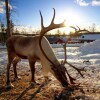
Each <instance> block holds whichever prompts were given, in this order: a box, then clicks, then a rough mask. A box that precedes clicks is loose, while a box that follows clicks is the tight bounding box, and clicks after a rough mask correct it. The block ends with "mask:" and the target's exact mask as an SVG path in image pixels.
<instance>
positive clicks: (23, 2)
mask: <svg viewBox="0 0 100 100" xmlns="http://www.w3.org/2000/svg"><path fill="white" fill-rule="evenodd" d="M9 1H10V6H11V9H12V10H15V11H16V12H15V13H14V12H12V19H13V21H14V23H15V24H16V25H24V26H31V27H35V28H40V15H39V10H41V12H42V15H43V18H44V25H45V26H46V25H48V24H49V23H50V21H51V19H52V16H53V9H52V8H55V10H56V18H55V23H60V22H62V21H63V20H64V19H66V25H78V26H82V27H89V26H91V25H92V24H93V23H95V25H96V27H97V28H98V30H99V28H100V0H14V1H13V0H12V1H11V0H9ZM0 5H1V6H0V16H4V14H5V11H4V6H2V5H3V4H2V3H1V1H0Z"/></svg>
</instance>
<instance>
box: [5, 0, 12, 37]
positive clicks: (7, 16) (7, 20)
mask: <svg viewBox="0 0 100 100" xmlns="http://www.w3.org/2000/svg"><path fill="white" fill-rule="evenodd" d="M5 5H6V22H7V31H6V32H7V37H10V36H11V32H10V8H9V6H8V0H5Z"/></svg>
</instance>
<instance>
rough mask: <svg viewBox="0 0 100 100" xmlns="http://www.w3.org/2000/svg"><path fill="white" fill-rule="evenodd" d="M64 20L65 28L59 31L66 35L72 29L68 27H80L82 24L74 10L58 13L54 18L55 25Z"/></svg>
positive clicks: (79, 16) (80, 18) (78, 14)
mask: <svg viewBox="0 0 100 100" xmlns="http://www.w3.org/2000/svg"><path fill="white" fill-rule="evenodd" d="M63 20H65V23H64V24H65V26H66V27H65V28H63V29H61V30H62V32H63V31H64V32H65V33H66V34H67V35H68V34H70V32H71V31H72V29H71V28H70V27H69V26H76V25H77V26H81V24H82V16H81V14H80V13H79V12H75V11H74V10H67V11H65V10H64V11H59V14H58V15H57V17H56V20H55V23H60V22H62V21H63Z"/></svg>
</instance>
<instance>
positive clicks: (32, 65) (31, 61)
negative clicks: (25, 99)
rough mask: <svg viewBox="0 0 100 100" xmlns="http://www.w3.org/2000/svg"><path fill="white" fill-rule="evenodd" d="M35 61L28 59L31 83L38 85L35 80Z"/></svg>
mask: <svg viewBox="0 0 100 100" xmlns="http://www.w3.org/2000/svg"><path fill="white" fill-rule="evenodd" d="M35 62H36V60H30V59H29V65H30V70H31V85H33V86H34V85H39V83H36V82H35Z"/></svg>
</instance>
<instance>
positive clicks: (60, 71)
mask: <svg viewBox="0 0 100 100" xmlns="http://www.w3.org/2000/svg"><path fill="white" fill-rule="evenodd" d="M53 10H54V15H53V18H52V21H51V24H50V25H49V26H47V27H44V25H43V17H42V14H41V11H40V16H41V31H40V39H39V46H40V49H41V51H42V53H43V55H44V56H45V58H46V59H47V60H48V61H49V62H50V63H51V64H52V65H51V69H52V70H53V71H54V72H55V75H56V77H57V78H58V80H62V79H61V77H62V78H63V79H64V80H66V82H67V77H66V75H65V70H64V67H61V66H58V67H57V66H56V65H55V64H54V63H53V62H52V60H50V59H49V58H48V56H47V55H46V53H45V52H44V50H43V48H42V45H41V40H42V37H43V36H44V34H45V33H46V32H48V31H50V30H52V29H56V28H61V27H65V25H64V22H65V20H64V21H63V22H62V23H60V24H54V19H55V9H54V8H53ZM53 66H55V67H53Z"/></svg>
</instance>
